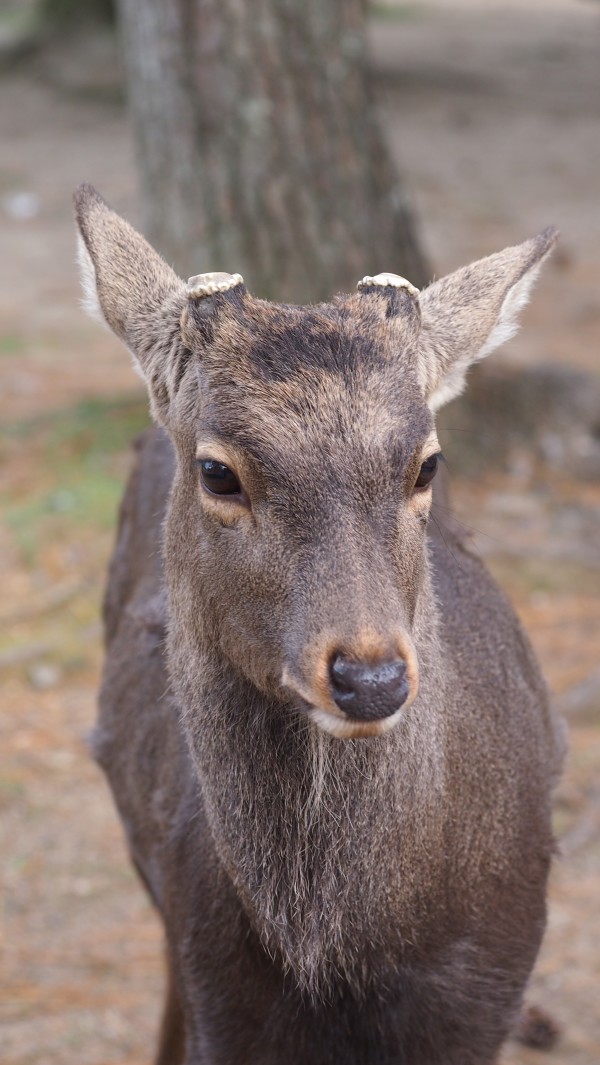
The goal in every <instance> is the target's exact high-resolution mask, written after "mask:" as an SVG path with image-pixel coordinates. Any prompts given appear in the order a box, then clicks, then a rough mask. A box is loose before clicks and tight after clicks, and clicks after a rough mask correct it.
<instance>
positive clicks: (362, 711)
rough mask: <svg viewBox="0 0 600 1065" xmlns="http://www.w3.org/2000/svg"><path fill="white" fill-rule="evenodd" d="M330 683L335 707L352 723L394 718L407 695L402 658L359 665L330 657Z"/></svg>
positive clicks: (342, 657) (337, 656) (404, 663)
mask: <svg viewBox="0 0 600 1065" xmlns="http://www.w3.org/2000/svg"><path fill="white" fill-rule="evenodd" d="M329 679H330V683H331V689H332V698H333V701H334V703H335V704H336V706H337V707H339V709H340V710H342V711H343V712H344V713H345V714H346V716H347V717H348V718H350V719H351V720H354V721H380V720H382V719H383V718H386V717H390V716H391V715H392V714H395V713H396V711H397V710H399V709H400V707H401V706H403V705H404V703H405V702H406V699H407V698H408V694H409V682H408V676H407V669H406V662H405V661H404V659H403V658H396V659H393V660H392V661H387V662H386V661H383V662H361V661H357V660H356V659H352V658H347V657H346V656H345V655H344V654H336V655H334V656H333V658H332V660H331V662H330V664H329Z"/></svg>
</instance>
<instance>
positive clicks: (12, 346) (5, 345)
mask: <svg viewBox="0 0 600 1065" xmlns="http://www.w3.org/2000/svg"><path fill="white" fill-rule="evenodd" d="M24 350H25V341H24V339H23V337H21V336H17V334H16V333H4V334H3V335H2V336H0V355H21V354H22V352H24Z"/></svg>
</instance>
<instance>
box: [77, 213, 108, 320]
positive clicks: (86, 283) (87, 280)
mask: <svg viewBox="0 0 600 1065" xmlns="http://www.w3.org/2000/svg"><path fill="white" fill-rule="evenodd" d="M77 262H78V263H79V276H80V279H81V287H82V289H83V295H82V297H81V306H82V307H83V309H84V311H85V312H86V314H89V316H90V318H93V319H94V321H96V322H100V324H101V325H103V326H104V327H105V328H106V329H108V328H109V326H108V323H107V321H106V318H105V317H104V315H103V314H102V308H101V306H100V300H99V299H98V288H97V285H96V271H95V269H94V264H93V262H92V257H91V255H90V253H89V251H88V250H87V247H86V244H85V241H84V239H83V237H82V236H81V233H79V232H77Z"/></svg>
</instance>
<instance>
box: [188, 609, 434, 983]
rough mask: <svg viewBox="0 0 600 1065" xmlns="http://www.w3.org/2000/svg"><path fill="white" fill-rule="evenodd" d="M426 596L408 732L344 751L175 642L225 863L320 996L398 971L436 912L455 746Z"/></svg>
mask: <svg viewBox="0 0 600 1065" xmlns="http://www.w3.org/2000/svg"><path fill="white" fill-rule="evenodd" d="M427 590H428V592H429V595H428V596H427V597H426V598H425V601H424V602H420V604H419V608H418V612H417V614H418V616H417V618H416V624H415V643H416V647H417V652H418V654H419V659H420V664H421V674H422V678H423V679H422V682H421V689H420V693H419V696H418V697H417V700H416V701H415V703H413V705H412V706H411V707H410V708H409V710H408V711H407V716H406V720H402V721H400V723H399V724H398V725H397V726H396V728H395V729H394V730H392V731H391V732H390V733H387V734H386V735H384V736H382V737H378V738H374V739H368V740H342V741H340V740H337V739H335V738H333V737H331V736H329V735H328V734H326V733H324V732H322V731H321V730H319V729H318V728H316V727H315V726H314V725H313V724H311V723H309V722H308V721H307V720H306V719H305V718H304V717H303V716H302V715H300V714H299V713H298V711H297V709H296V708H295V707H294V706H293V705H292V704H291V703H287V702H285V701H279V700H274V699H269V698H268V697H267V696H265V695H264V694H262V693H261V692H259V691H258V690H257V689H256V688H255V687H254V686H253V685H252V684H251V683H250V682H249V681H248V680H246V679H245V678H244V677H243V676H241V675H240V674H239V673H238V672H237V671H236V670H235V669H234V668H233V667H232V666H231V665H230V664H229V663H227V662H226V661H224V660H223V657H222V655H221V654H220V653H217V652H215V649H214V643H213V642H212V641H209V640H207V641H206V644H205V645H204V646H202V647H201V648H200V649H199V648H198V645H197V643H196V646H195V648H194V649H192V648H191V647H187V648H186V647H185V640H181V639H180V638H179V634H176V635H175V638H174V639H172V651H173V653H172V656H171V657H172V659H173V661H172V672H173V675H174V677H175V678H177V681H176V683H177V686H178V688H179V695H180V700H181V704H182V707H183V721H184V726H185V729H186V731H187V734H188V738H189V741H190V746H191V750H192V755H193V759H194V762H195V765H196V768H197V772H198V775H199V779H200V782H201V789H202V795H203V800H204V803H205V806H206V812H207V816H208V820H209V824H210V827H211V830H212V834H213V838H214V843H215V847H216V850H217V853H218V855H219V857H220V859H221V861H222V862H223V864H224V865H225V867H226V869H227V871H228V873H229V875H230V876H231V878H232V880H233V881H234V883H235V885H236V888H237V890H238V893H239V895H240V898H241V900H242V903H243V905H244V908H245V909H246V911H247V913H248V915H249V917H250V920H251V922H252V923H253V925H254V927H255V929H256V931H257V933H258V935H259V936H260V938H261V940H262V941H263V943H264V945H265V946H266V947H267V948H268V949H269V950H270V952H271V953H272V954H274V955H275V956H279V958H280V959H281V962H282V966H283V968H284V969H286V970H289V971H291V973H292V974H293V976H294V978H295V979H296V981H297V983H298V984H299V985H300V986H301V987H302V988H304V989H305V990H307V991H308V992H309V993H312V994H316V995H320V994H323V993H325V991H326V989H327V988H328V987H329V986H330V985H331V984H332V982H333V981H334V980H335V979H336V978H337V977H339V976H340V975H341V976H342V977H343V979H344V980H345V981H346V982H347V983H348V984H350V985H351V986H353V987H354V988H356V989H360V988H361V987H363V986H364V985H365V984H368V983H369V981H370V980H371V979H372V978H374V976H375V975H376V974H377V973H381V971H382V970H384V971H385V970H386V969H388V968H389V969H390V970H391V969H393V968H394V966H396V965H397V961H398V953H397V952H398V950H399V949H400V948H399V939H398V929H399V927H400V924H401V925H402V929H403V939H404V941H405V942H408V941H410V935H407V931H408V930H409V929H410V926H411V922H413V923H414V922H416V921H418V912H419V910H420V909H421V908H422V907H423V906H425V907H426V906H427V905H428V901H427V900H426V899H425V898H424V897H423V889H422V885H423V883H435V880H436V877H435V870H433V868H432V855H434V854H436V852H437V853H439V854H442V853H443V851H444V848H443V847H437V849H436V847H435V839H434V834H435V831H436V830H437V829H436V826H439V824H440V818H439V817H435V816H433V812H434V808H436V807H438V806H439V800H440V795H441V791H442V789H443V777H444V771H443V770H444V766H443V751H444V743H443V739H442V737H441V736H440V734H439V733H440V722H441V721H443V714H438V713H432V712H431V709H432V708H431V702H432V700H434V699H438V700H439V699H440V698H442V697H443V696H442V677H441V676H438V675H437V670H436V668H435V663H436V662H437V660H438V659H439V647H438V639H437V625H436V615H435V606H434V601H433V596H432V594H431V592H430V590H429V588H427ZM191 660H194V662H195V668H194V669H193V670H190V669H189V668H188V666H189V662H190V661H191ZM185 663H187V664H188V665H186V664H185ZM421 864H424V865H426V866H427V870H428V872H427V876H426V877H425V878H423V877H422V876H421V877H419V875H418V866H419V865H421ZM419 882H420V884H421V890H420V897H419V898H418V899H417V898H416V896H415V894H414V892H413V888H412V885H413V884H419ZM350 944H352V945H353V946H352V949H350ZM357 944H359V945H360V947H361V949H360V950H358V951H357V949H356V947H357ZM357 959H358V960H357Z"/></svg>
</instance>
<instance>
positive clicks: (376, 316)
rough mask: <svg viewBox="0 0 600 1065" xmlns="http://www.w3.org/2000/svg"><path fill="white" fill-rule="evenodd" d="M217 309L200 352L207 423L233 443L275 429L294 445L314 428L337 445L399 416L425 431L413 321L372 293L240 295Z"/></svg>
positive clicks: (382, 431)
mask: <svg viewBox="0 0 600 1065" xmlns="http://www.w3.org/2000/svg"><path fill="white" fill-rule="evenodd" d="M219 311H220V313H218V314H217V317H216V322H215V326H214V332H213V333H212V337H211V342H210V343H209V345H208V346H207V347H206V348H205V349H204V350H203V351H202V352H201V353H200V360H201V367H202V369H201V378H202V377H203V378H204V380H205V383H206V385H207V386H208V387H207V388H206V389H205V399H206V400H207V403H206V406H205V413H206V416H207V417H208V427H209V428H211V429H213V430H214V431H216V432H218V433H222V434H223V435H226V436H228V437H231V438H236V439H238V440H239V442H240V443H242V444H244V443H246V440H245V437H246V436H248V437H249V438H251V440H252V441H254V442H259V441H260V440H261V438H262V443H263V444H265V443H268V441H269V440H272V439H273V438H274V436H276V437H277V439H278V441H281V440H286V441H288V442H289V445H290V446H294V447H296V446H297V447H299V448H302V449H304V448H305V447H310V446H311V444H313V443H314V438H315V435H316V434H318V435H319V436H321V437H323V436H327V437H328V438H329V440H330V443H331V444H332V445H333V442H334V441H335V440H336V439H340V440H341V441H343V442H345V444H346V445H347V444H348V443H349V442H350V436H351V435H355V434H356V433H357V432H359V433H360V434H362V435H363V436H366V437H367V438H368V439H371V440H377V439H383V438H385V437H387V436H389V435H390V434H391V433H393V432H394V431H395V430H397V429H398V428H399V427H400V426H401V425H402V423H407V422H410V423H411V424H412V425H413V426H414V428H416V429H417V432H418V434H421V433H422V432H425V430H426V429H427V427H428V425H429V421H430V419H429V416H428V414H427V410H426V407H425V404H424V402H423V398H422V393H421V391H420V389H419V386H418V379H417V374H416V369H415V349H416V340H417V337H418V328H416V326H415V321H414V318H413V317H412V316H411V315H410V314H408V315H406V316H403V315H398V316H395V317H394V318H391V319H390V318H387V317H386V304H385V301H384V300H383V299H382V297H380V296H379V295H374V296H372V297H371V296H368V297H365V296H361V295H354V296H348V297H340V298H338V299H337V300H335V301H334V302H332V303H328V304H321V305H318V306H313V307H294V306H285V305H280V304H273V303H268V302H265V301H262V300H254V299H252V298H251V297H245V298H244V299H243V300H230V301H227V300H223V301H222V307H221V308H220V309H219ZM415 423H416V424H415ZM417 425H418V428H417Z"/></svg>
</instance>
